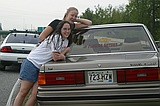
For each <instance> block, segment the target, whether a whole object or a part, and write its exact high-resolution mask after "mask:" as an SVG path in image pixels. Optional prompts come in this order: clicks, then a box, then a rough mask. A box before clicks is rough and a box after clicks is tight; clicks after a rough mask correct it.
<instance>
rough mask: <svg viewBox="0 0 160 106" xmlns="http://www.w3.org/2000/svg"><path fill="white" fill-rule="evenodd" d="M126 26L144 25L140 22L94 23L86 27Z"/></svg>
mask: <svg viewBox="0 0 160 106" xmlns="http://www.w3.org/2000/svg"><path fill="white" fill-rule="evenodd" d="M125 26H144V24H140V23H116V24H102V25H92V26H89V27H87V28H84V29H95V28H107V27H125Z"/></svg>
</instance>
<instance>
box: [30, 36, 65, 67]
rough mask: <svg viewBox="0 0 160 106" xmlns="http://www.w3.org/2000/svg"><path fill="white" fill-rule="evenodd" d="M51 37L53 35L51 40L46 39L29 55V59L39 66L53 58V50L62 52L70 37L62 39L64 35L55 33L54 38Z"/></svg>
mask: <svg viewBox="0 0 160 106" xmlns="http://www.w3.org/2000/svg"><path fill="white" fill-rule="evenodd" d="M51 38H52V37H50V39H49V40H48V39H45V40H44V41H43V42H42V43H41V44H40V45H39V46H38V47H37V48H36V49H34V50H33V51H31V52H30V53H29V55H28V56H27V59H28V60H29V61H31V62H32V63H33V64H34V65H35V66H36V67H37V68H40V67H41V65H42V64H44V63H46V62H48V61H50V60H52V53H53V52H61V51H63V50H64V49H65V48H66V47H67V46H68V39H65V40H63V41H62V37H61V36H59V35H55V36H54V37H53V39H51ZM58 38H59V39H58ZM57 42H58V43H57Z"/></svg>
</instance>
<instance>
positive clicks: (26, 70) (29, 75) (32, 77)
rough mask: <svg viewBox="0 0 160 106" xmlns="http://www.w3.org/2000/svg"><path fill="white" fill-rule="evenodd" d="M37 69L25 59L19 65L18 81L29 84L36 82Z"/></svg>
mask: <svg viewBox="0 0 160 106" xmlns="http://www.w3.org/2000/svg"><path fill="white" fill-rule="evenodd" d="M38 74H39V69H38V68H37V67H36V66H35V65H34V64H33V63H32V62H30V61H29V60H28V59H25V60H24V61H23V63H22V64H21V69H20V79H22V80H27V81H30V82H37V80H38Z"/></svg>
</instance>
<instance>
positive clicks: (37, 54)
mask: <svg viewBox="0 0 160 106" xmlns="http://www.w3.org/2000/svg"><path fill="white" fill-rule="evenodd" d="M69 36H71V24H70V23H69V22H68V21H62V22H60V23H59V24H58V25H57V28H56V30H55V31H54V33H53V34H52V35H51V36H48V37H47V38H46V39H45V40H44V41H43V42H42V43H41V44H40V45H39V46H38V47H37V48H36V49H34V50H33V51H31V52H30V54H29V55H28V56H27V59H26V60H24V61H23V63H22V65H21V70H20V77H19V78H20V79H21V80H22V81H21V86H20V90H19V93H18V94H17V96H16V98H15V101H14V105H13V106H22V103H23V101H24V99H25V97H26V95H27V94H28V92H29V91H30V89H31V88H32V87H33V88H34V86H35V85H36V83H37V80H38V74H39V69H40V67H41V65H42V64H44V63H46V62H48V61H50V60H52V59H53V60H54V61H57V60H64V59H65V54H66V53H67V52H69V50H70V48H69V47H68V44H69V43H71V39H68V38H69ZM34 92H35V94H36V87H35V91H34ZM35 100H36V99H35ZM35 100H33V98H32V100H31V101H30V103H26V104H27V105H28V104H29V105H30V106H32V105H33V106H34V104H35Z"/></svg>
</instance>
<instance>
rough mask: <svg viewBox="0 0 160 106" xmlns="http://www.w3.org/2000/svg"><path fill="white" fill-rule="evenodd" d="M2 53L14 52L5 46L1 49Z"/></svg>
mask: <svg viewBox="0 0 160 106" xmlns="http://www.w3.org/2000/svg"><path fill="white" fill-rule="evenodd" d="M1 52H12V49H11V47H10V46H4V47H2V48H1Z"/></svg>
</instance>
